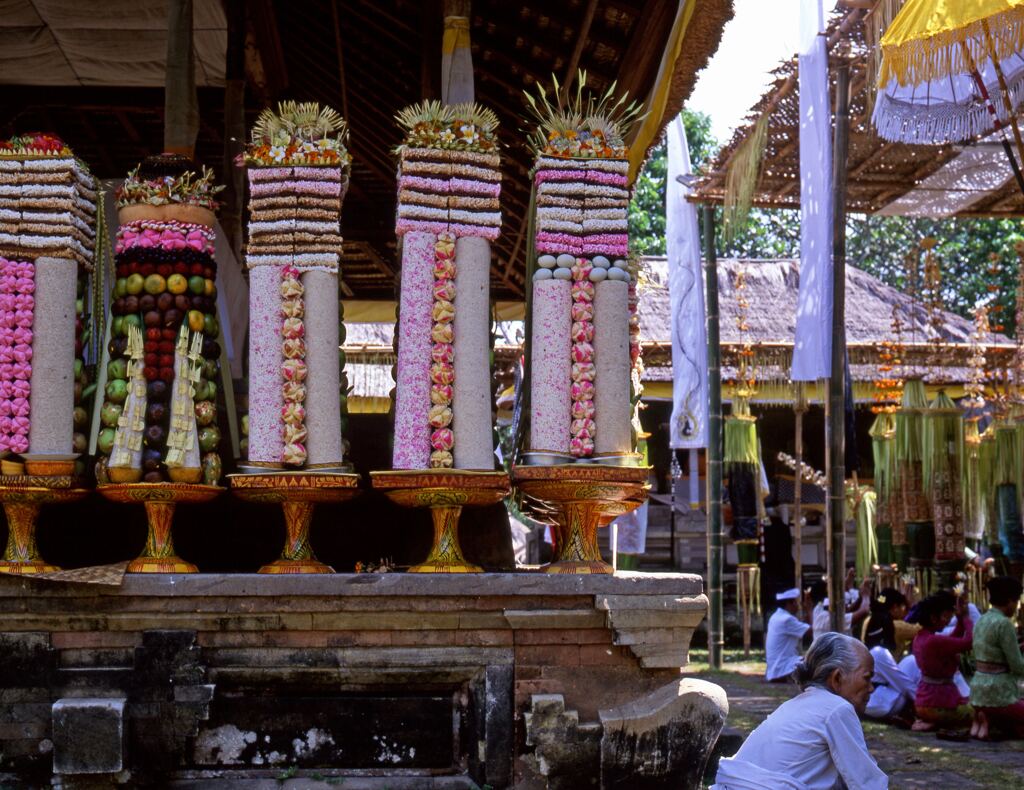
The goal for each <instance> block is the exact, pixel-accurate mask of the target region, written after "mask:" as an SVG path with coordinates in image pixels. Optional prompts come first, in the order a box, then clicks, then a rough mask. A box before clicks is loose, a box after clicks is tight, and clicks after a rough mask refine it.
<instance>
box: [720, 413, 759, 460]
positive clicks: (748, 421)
mask: <svg viewBox="0 0 1024 790" xmlns="http://www.w3.org/2000/svg"><path fill="white" fill-rule="evenodd" d="M724 461H725V463H727V464H754V465H755V466H756V465H757V464H758V463H759V462H760V458H759V456H758V452H757V418H756V417H754V416H752V415H751V413H750V404H749V403H748V401H747V399H746V398H736V399H735V400H733V404H732V413H731V414H730V415H729V416H728V417H726V418H725V457H724Z"/></svg>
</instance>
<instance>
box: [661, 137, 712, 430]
mask: <svg viewBox="0 0 1024 790" xmlns="http://www.w3.org/2000/svg"><path fill="white" fill-rule="evenodd" d="M690 174H691V172H690V150H689V148H688V146H687V144H686V130H685V129H684V128H683V119H682V117H676V119H675V120H674V121H672V123H670V124H669V126H668V179H667V184H666V185H665V241H666V251H667V253H668V292H669V299H670V301H671V303H672V419H671V421H670V426H671V427H670V429H669V433H670V436H669V445H670V446H671V447H674V448H688V447H707V444H708V345H707V330H706V327H705V325H704V322H705V316H704V282H703V270H702V268H701V258H700V233H699V231H698V229H697V207H696V206H695V205H694V204H693V203H691V202H690V201H688V200H687V199H686V196H687V195H689V194H690V187H689V185H688V184H684V183H682V182H681V181H680V180H679V179H680V177H682V178H683V179H684V180H686V179H687V177H688V176H690Z"/></svg>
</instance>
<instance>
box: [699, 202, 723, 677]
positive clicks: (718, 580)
mask: <svg viewBox="0 0 1024 790" xmlns="http://www.w3.org/2000/svg"><path fill="white" fill-rule="evenodd" d="M703 220H704V223H703V224H704V265H705V266H706V267H707V269H706V275H707V294H708V296H707V301H708V325H707V330H708V331H707V336H708V339H707V343H708V462H707V467H708V469H707V474H708V489H707V502H708V598H709V600H710V611H709V612H708V621H709V625H710V628H709V629H708V662H709V663H710V664H711V666H712V667H713V668H714V669H721V668H722V645H723V644H724V643H725V639H724V635H723V634H724V631H723V623H722V376H721V370H720V367H721V351H720V348H719V345H718V259H717V258H716V257H715V214H714V209H713V208H712V207H711V206H704V207H703Z"/></svg>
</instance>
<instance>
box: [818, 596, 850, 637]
mask: <svg viewBox="0 0 1024 790" xmlns="http://www.w3.org/2000/svg"><path fill="white" fill-rule="evenodd" d="M827 606H828V598H826V599H825V600H824V601H822V602H821V603H818V604H816V605H815V607H814V608H813V609H812V610H811V623H812V624H813V629H814V630H813V631H812V632H811V636H812V637H813V638H814V639H817V638H818V637H819V636H821V635H822V634H827V633H829V632H830V631H831V630H832V620H831V619H830V618H829V611H828V609H827V608H826V607H827ZM852 626H853V615H852V614H850V613H847V614H844V615H843V627H844V628H845V629H846V630H845V631H843V633H844V634H849V633H850V628H851V627H852Z"/></svg>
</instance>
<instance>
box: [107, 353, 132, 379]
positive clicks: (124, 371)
mask: <svg viewBox="0 0 1024 790" xmlns="http://www.w3.org/2000/svg"><path fill="white" fill-rule="evenodd" d="M107 378H109V379H126V378H128V360H127V359H125V358H124V357H121V358H120V359H112V360H110V363H109V364H108V365H107Z"/></svg>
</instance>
